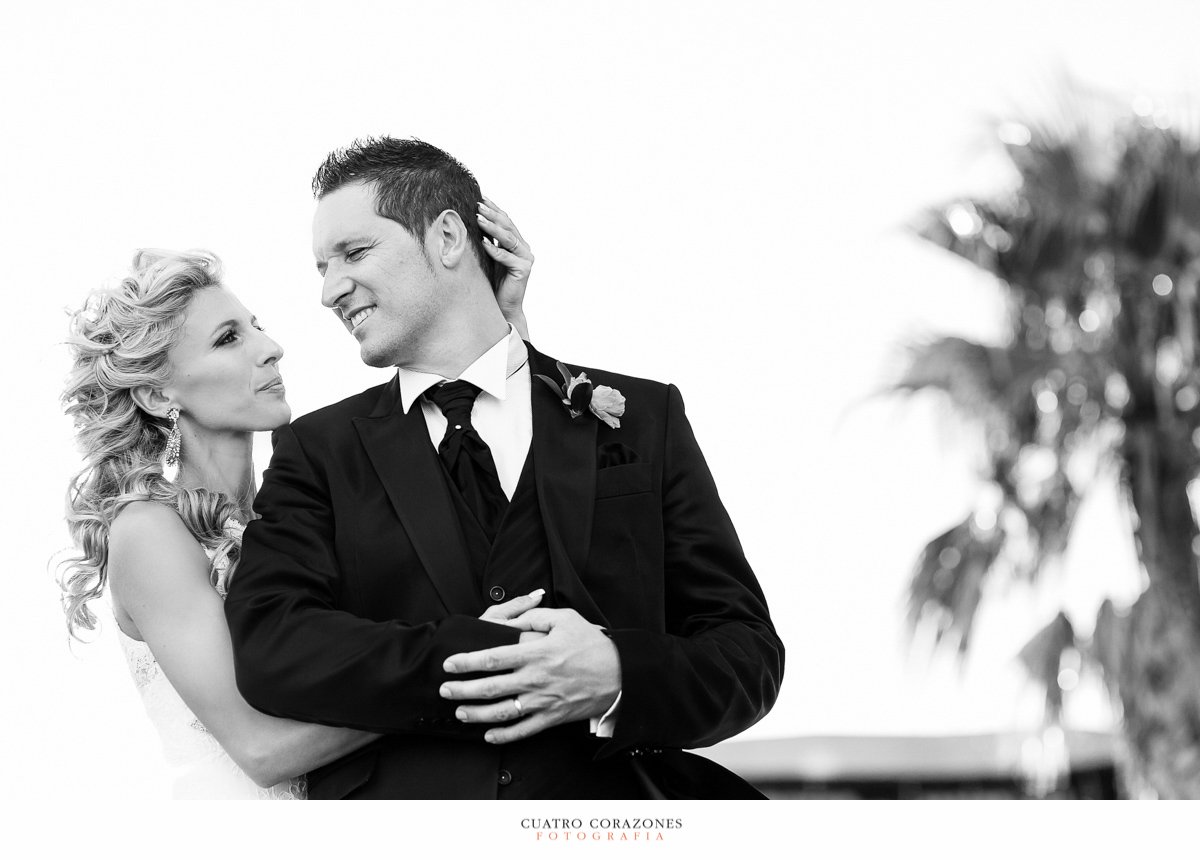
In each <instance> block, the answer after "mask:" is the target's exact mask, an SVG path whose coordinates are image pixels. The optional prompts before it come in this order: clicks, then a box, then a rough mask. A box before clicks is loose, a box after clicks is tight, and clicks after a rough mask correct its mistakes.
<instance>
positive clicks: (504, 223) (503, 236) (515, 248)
mask: <svg viewBox="0 0 1200 860" xmlns="http://www.w3.org/2000/svg"><path fill="white" fill-rule="evenodd" d="M475 218H476V221H477V222H478V223H479V229H481V230H482V231H483V235H484V242H483V249H484V251H485V252H486V253H487V255H488V256H489V257H491V258H492V259H493V260H495V261H496V263H497V264H499V265H501V266H503V267H504V268H505V269H506V270H507V271H506V272H505V275H504V279H503V280H502V281H501V282H500V286H499V287H498V288H497V289H496V303H497V304H498V305H500V311H501V312H502V313H503V314H504V318H505V319H506V320H508V321H509V322H510V323H512V324H513V328H515V329H516V330H517V334H519V335H520V336H521V337H522V338H524V339H525V340H529V324H528V323H527V322H526V321H525V310H524V304H525V289H526V287H528V286H529V274H530V272H531V271H532V270H533V251H532V250H531V249H530V247H529V243H528V242H526V241H525V237H524V236H522V235H521V231H520V230H518V229H517V225H515V224H514V223H513V222H512V219H511V218H509V217H508V214H507V213H506V212H505V211H504V210H503V209H501V208H500V207H498V206H497V205H496V204H495V203H493V202H492V201H491V200H489V199H488V198H486V197H485V198H483V202H482V203H480V204H479V205H478V211H477V212H476V215H475ZM489 240H491V241H489Z"/></svg>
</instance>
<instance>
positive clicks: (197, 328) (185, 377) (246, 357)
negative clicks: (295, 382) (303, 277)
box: [163, 287, 292, 432]
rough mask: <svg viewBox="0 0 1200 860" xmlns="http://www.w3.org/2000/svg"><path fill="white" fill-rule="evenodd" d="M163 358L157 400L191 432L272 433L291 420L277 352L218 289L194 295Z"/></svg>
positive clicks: (249, 318) (230, 295)
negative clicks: (166, 364)
mask: <svg viewBox="0 0 1200 860" xmlns="http://www.w3.org/2000/svg"><path fill="white" fill-rule="evenodd" d="M168 357H169V360H170V364H171V382H170V383H169V384H168V385H167V386H165V387H164V388H163V394H165V395H166V396H168V397H170V398H171V399H172V401H173V402H174V403H175V404H176V405H177V406H178V407H179V410H180V412H181V413H182V416H183V417H181V418H180V422H181V423H184V422H186V423H188V424H191V425H192V429H193V430H195V431H200V432H203V431H213V432H221V431H234V432H244V431H249V430H273V429H275V428H276V427H279V426H281V425H283V424H286V423H287V422H288V421H289V420H291V417H292V412H291V408H290V407H289V406H288V404H287V400H286V397H285V394H286V393H285V391H284V388H283V377H282V376H281V375H280V373H279V359H280V358H282V357H283V350H282V349H281V348H280V346H279V344H277V343H276V342H275V341H273V340H271V338H269V337H267V335H266V332H264V331H263V329H262V327H261V326H259V324H258V320H257V319H255V318H254V317H253V316H251V315H250V312H249V311H248V310H246V308H245V307H244V306H243V305H242V303H241V302H239V301H238V300H237V297H236V296H234V295H233V293H231V292H229V290H227V289H225V288H224V287H208V288H206V289H203V290H200V291H199V292H197V293H196V295H195V298H193V299H192V303H191V305H190V306H189V308H188V312H187V318H186V319H185V320H184V323H183V329H182V331H181V333H180V337H179V341H178V342H177V343H176V344H175V346H174V347H172V349H171V351H170V353H169V354H168Z"/></svg>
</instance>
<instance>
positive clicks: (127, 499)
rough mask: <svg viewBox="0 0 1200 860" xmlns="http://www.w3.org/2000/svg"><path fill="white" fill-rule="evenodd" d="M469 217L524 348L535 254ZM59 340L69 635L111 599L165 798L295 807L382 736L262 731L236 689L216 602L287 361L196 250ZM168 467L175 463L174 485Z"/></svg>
mask: <svg viewBox="0 0 1200 860" xmlns="http://www.w3.org/2000/svg"><path fill="white" fill-rule="evenodd" d="M479 215H480V217H479V218H478V222H477V223H479V225H480V227H481V228H482V229H483V231H484V233H485V234H487V236H490V237H491V238H492V239H493V240H495V241H496V242H497V244H492V243H491V242H488V241H485V242H484V243H483V247H484V248H485V249H486V250H487V252H488V253H489V255H490V256H491V257H492V258H493V259H494V260H496V262H497V264H498V270H499V271H501V272H502V273H503V274H504V278H503V281H502V282H501V284H500V285H499V287H498V289H497V293H496V298H497V301H498V302H499V304H500V306H501V309H502V310H503V311H504V314H505V316H506V317H507V318H508V319H509V321H510V322H512V324H513V325H514V326H515V327H516V329H517V331H518V332H519V333H520V334H521V336H522V337H525V338H528V330H527V328H526V323H525V318H524V314H523V312H522V303H523V301H524V294H525V286H526V284H527V283H528V277H529V272H530V270H531V268H532V265H533V255H532V253H531V252H530V250H529V246H528V244H527V243H526V242H525V240H524V239H523V238H522V237H521V234H520V233H519V231H517V228H516V227H515V226H514V225H513V223H512V221H511V220H510V219H509V218H508V216H507V215H506V214H505V213H504V212H503V211H501V210H500V209H498V208H497V207H495V205H494V204H492V203H491V201H488V200H486V199H485V201H484V202H483V203H481V204H480V205H479ZM505 248H511V249H513V250H511V251H509V250H505ZM500 267H503V268H502V269H501V268H500ZM505 269H506V270H507V271H506V272H504V270H505ZM69 343H70V345H71V348H72V353H73V358H74V363H73V367H72V371H71V374H70V377H69V379H68V383H67V386H66V389H65V391H64V393H63V402H64V404H65V408H66V412H67V414H68V415H70V416H71V417H72V418H73V419H74V423H75V427H76V436H77V440H78V443H79V446H80V448H81V449H82V452H83V454H84V456H85V461H86V466H85V468H84V469H83V470H82V471H81V472H80V473H79V475H77V476H76V477H75V479H74V480H73V481H72V483H71V486H70V490H69V494H68V511H67V522H68V526H69V528H70V531H71V536H72V538H73V540H74V542H75V544H76V548H77V549H78V551H79V552H78V555H76V556H75V557H73V558H72V559H70V560H68V562H66V565H65V566H66V570H65V572H64V575H63V577H62V579H61V585H62V589H63V606H64V610H65V612H66V616H67V627H68V629H69V631H70V632H71V634H72V635H76V636H78V634H79V631H80V630H83V629H86V630H92V629H95V625H96V617H95V615H94V614H93V613H92V612H91V610H90V609H89V608H88V606H87V603H88V601H90V600H93V599H95V598H97V597H99V596H100V595H101V594H102V593H103V591H104V589H105V586H106V585H107V586H108V588H109V591H110V596H111V602H112V607H113V614H114V616H115V619H116V624H117V629H118V637H119V639H120V640H121V645H122V648H123V649H124V651H125V654H126V658H127V660H128V662H129V666H130V671H131V673H132V674H133V678H134V683H135V684H136V685H137V688H138V691H139V692H140V694H141V696H142V700H143V702H144V704H145V706H146V710H147V712H148V714H149V716H150V718H151V720H152V721H153V722H154V724H155V727H156V728H157V730H158V732H159V735H160V737H161V740H162V744H163V749H164V753H165V754H166V756H167V759H168V763H169V764H170V765H172V767H173V770H174V773H175V779H174V795H175V796H176V797H187V798H237V797H262V798H275V799H303V798H304V797H305V795H306V786H305V781H304V774H305V773H306V772H308V771H310V770H313V769H314V768H317V767H320V766H321V765H323V764H327V763H328V762H331V761H333V760H335V759H338V758H340V757H341V756H343V755H345V754H347V753H349V752H351V751H353V750H355V749H358V748H359V747H362V746H364V745H365V744H368V743H370V742H371V741H372V740H374V739H375V738H377V737H378V735H374V734H370V733H367V732H361V731H356V730H352V729H344V728H337V727H332V726H320V725H313V724H310V723H301V722H296V721H294V720H287V719H280V718H276V717H271V716H268V715H266V714H263V713H261V712H259V711H256V710H255V709H254V708H252V707H250V705H248V704H247V703H246V702H245V700H244V699H242V697H241V695H240V694H239V693H238V691H237V687H236V686H235V683H234V669H233V652H232V649H231V646H230V641H229V630H228V628H227V627H226V623H225V614H224V611H223V606H222V599H223V597H224V595H225V588H226V584H227V581H228V578H229V576H230V574H231V571H232V570H233V568H234V566H235V564H236V562H237V559H238V553H239V549H240V545H241V535H242V529H243V527H244V525H245V523H247V522H249V520H250V519H252V518H253V516H254V514H253V512H252V504H253V501H254V491H255V485H254V465H253V463H252V462H251V450H252V444H251V439H252V435H253V433H254V431H256V430H272V429H274V428H276V427H279V426H281V425H283V424H286V423H287V422H288V421H289V420H290V419H291V409H290V408H289V406H288V404H287V400H286V399H285V390H284V386H283V378H282V376H281V375H280V372H279V360H280V358H281V357H282V356H283V350H282V349H281V348H280V346H279V344H277V343H275V341H273V340H272V339H271V338H270V337H268V336H267V334H266V333H265V332H264V331H263V329H262V327H261V326H260V325H259V323H258V321H257V319H256V318H255V317H253V316H252V315H251V314H250V313H249V311H247V310H246V308H245V307H243V306H242V304H241V303H240V302H239V301H238V300H237V298H236V297H235V296H234V295H233V294H232V293H231V292H230V291H229V290H228V289H227V288H226V287H225V286H224V285H223V282H222V278H221V264H220V261H219V260H218V259H217V258H216V257H215V256H213V255H211V254H209V253H206V252H201V251H196V252H189V253H173V252H166V251H142V252H139V253H138V254H137V256H135V258H134V261H133V269H132V272H131V273H130V274H129V275H128V276H127V277H126V278H125V279H124V280H123V281H122V282H121V284H120V285H119V286H118V287H117V288H115V289H112V290H100V291H96V292H94V293H92V294H91V295H90V296H89V297H88V299H87V301H86V302H85V304H84V306H83V307H82V308H81V309H80V310H79V311H78V312H77V313H75V314H74V316H73V319H72V334H71V338H70V341H69ZM164 464H165V465H167V466H176V465H177V466H178V472H177V474H176V476H175V478H174V479H173V480H171V479H169V478H168V477H167V476H166V474H165V472H164ZM539 600H540V594H539V593H538V592H534V593H533V594H531V595H527V596H523V597H518V598H515V599H513V600H510V601H508V602H507V603H503V604H500V605H498V606H493V607H491V608H489V609H488V610H487V612H485V613H484V615H483V616H482V617H483V618H485V619H487V620H491V621H500V622H502V621H505V620H507V619H509V618H513V617H515V616H517V615H519V614H521V613H522V612H524V611H525V610H527V609H530V608H532V607H533V606H534V605H536V604H537V602H538V601H539Z"/></svg>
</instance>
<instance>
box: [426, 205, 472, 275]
mask: <svg viewBox="0 0 1200 860" xmlns="http://www.w3.org/2000/svg"><path fill="white" fill-rule="evenodd" d="M426 235H427V236H428V237H429V239H430V242H431V244H432V247H431V248H430V251H431V252H432V254H433V256H434V257H436V258H437V259H438V260H440V261H441V263H442V265H443V266H445V267H446V268H447V269H455V268H458V266H459V265H461V264H462V261H463V259H464V255H465V254H466V253H467V248H468V246H469V245H470V242H471V234H470V233H468V232H467V225H466V224H464V223H463V219H462V216H460V215H459V214H458V213H457V212H456V211H454V210H453V209H447V210H446V211H444V212H443V213H442V214H441V215H438V216H437V217H436V218H434V219H433V223H432V224H430V225H429V232H428V233H427V234H426Z"/></svg>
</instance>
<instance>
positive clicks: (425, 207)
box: [312, 136, 503, 290]
mask: <svg viewBox="0 0 1200 860" xmlns="http://www.w3.org/2000/svg"><path fill="white" fill-rule="evenodd" d="M360 182H361V183H364V184H367V185H370V186H372V187H373V188H374V191H375V211H376V213H378V215H379V216H380V217H381V218H389V219H391V220H392V221H395V222H396V223H397V224H399V225H400V226H401V227H403V228H404V229H405V230H407V231H408V232H409V233H411V234H412V235H413V236H414V237H415V238H416V239H417V240H418V241H421V240H423V239H424V238H425V231H427V230H428V229H429V225H430V224H432V223H433V219H434V218H436V217H437V216H438V215H440V214H442V213H443V212H445V211H446V210H447V209H453V210H454V211H455V212H457V213H458V215H459V217H460V218H462V220H463V223H464V224H465V225H466V226H467V235H468V236H470V239H471V247H472V250H474V252H475V258H476V259H477V260H478V261H479V266H480V268H481V269H483V273H484V275H485V276H486V277H487V279H488V283H490V284H491V285H492V289H493V290H494V289H496V287H497V286H498V285H499V283H500V276H501V275H502V274H503V270H502V269H501V267H499V266H497V265H496V263H495V262H494V261H493V260H492V258H491V257H489V256H488V254H487V252H486V251H484V250H483V242H484V238H483V231H482V230H480V228H479V222H478V221H477V220H476V218H475V215H476V213H477V212H478V209H477V208H476V204H478V203H479V201H481V200H482V199H483V195H482V194H481V193H480V190H479V183H478V182H477V181H475V177H474V176H473V175H472V174H471V171H469V170H467V168H466V167H464V166H463V164H462V163H461V162H459V161H458V160H457V159H456V158H454V156H452V155H450V153H448V152H446V151H444V150H441V149H438V148H437V147H436V146H434V145H433V144H430V143H425V142H424V141H423V140H417V139H416V138H415V137H413V138H396V137H386V136H384V137H366V138H360V139H358V140H355V141H354V142H353V143H351V144H350V145H349V146H347V147H345V148H343V149H335V150H334V151H333V152H331V153H329V155H328V156H326V158H325V162H324V163H323V164H322V165H321V166H320V167H319V168H317V172H316V174H315V175H314V176H313V181H312V188H313V196H314V197H315V198H316V199H318V200H320V199H321V198H322V197H324V196H325V195H326V194H329V193H331V192H333V191H336V190H337V189H339V188H341V187H342V186H344V185H353V184H355V183H360Z"/></svg>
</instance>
